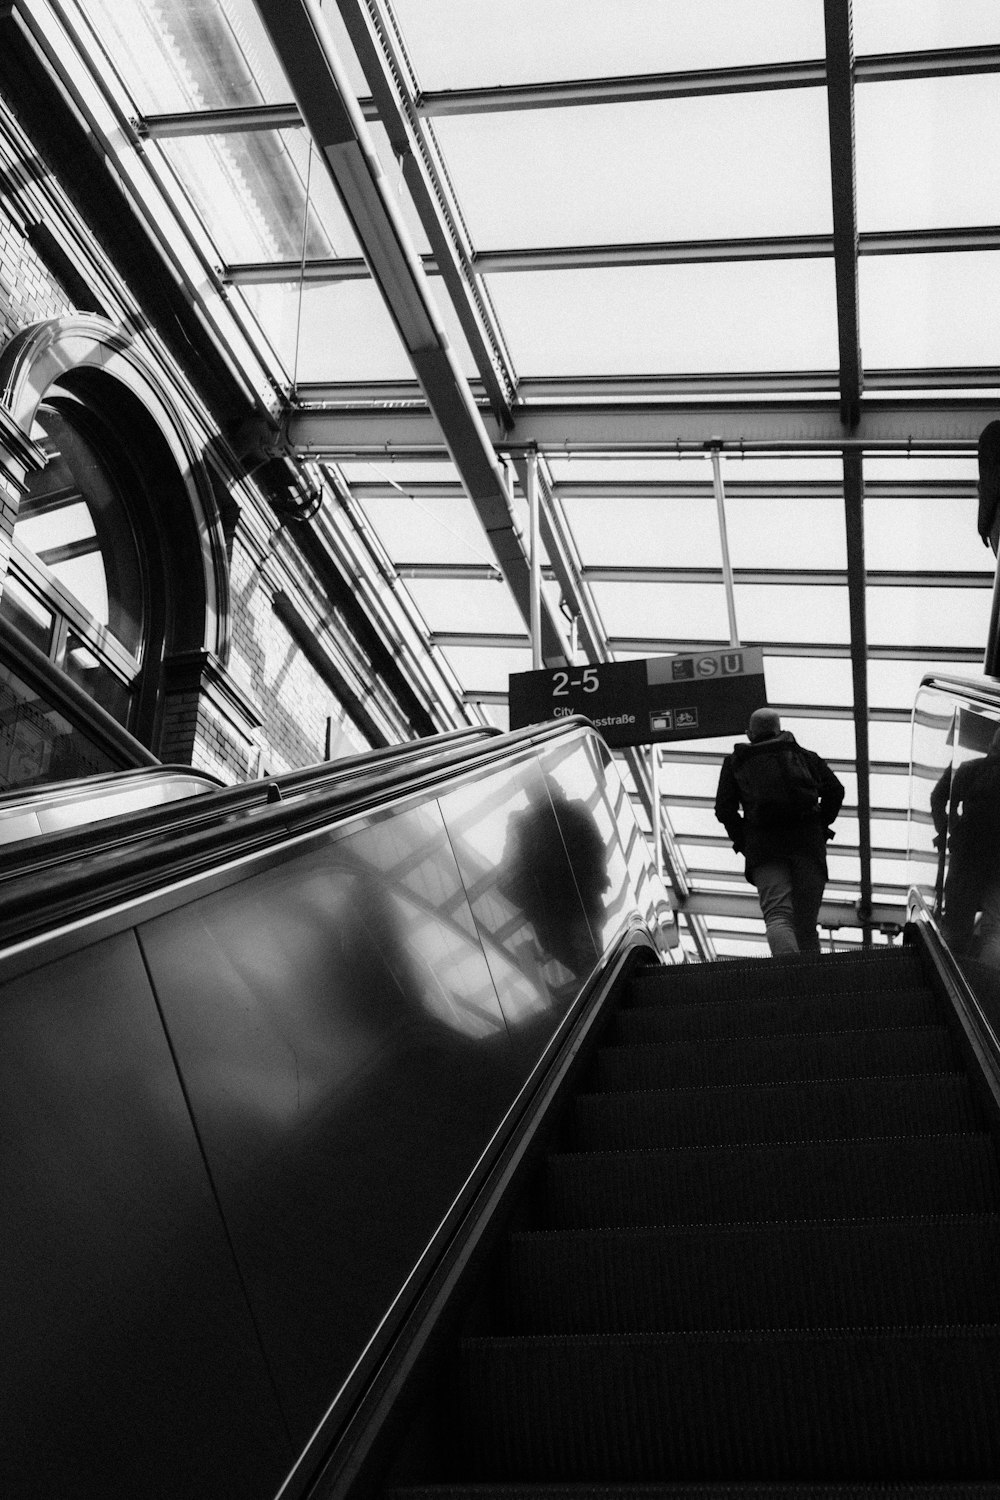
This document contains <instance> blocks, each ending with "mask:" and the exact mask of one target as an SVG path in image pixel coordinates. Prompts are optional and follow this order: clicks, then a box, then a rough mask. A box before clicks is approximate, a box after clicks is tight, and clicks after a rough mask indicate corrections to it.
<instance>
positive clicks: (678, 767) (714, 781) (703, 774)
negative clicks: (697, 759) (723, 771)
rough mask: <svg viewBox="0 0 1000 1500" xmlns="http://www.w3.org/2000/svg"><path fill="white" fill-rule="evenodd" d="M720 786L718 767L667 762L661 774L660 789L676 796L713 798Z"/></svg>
mask: <svg viewBox="0 0 1000 1500" xmlns="http://www.w3.org/2000/svg"><path fill="white" fill-rule="evenodd" d="M718 784H719V768H718V766H699V765H690V764H687V765H685V764H683V763H681V762H674V763H670V762H667V763H666V764H665V765H664V766H663V767H662V770H661V772H660V787H661V789H662V790H663V791H664V792H670V793H673V794H674V795H677V794H678V793H683V794H684V795H685V796H689V797H713V798H714V796H715V789H716V787H717V786H718Z"/></svg>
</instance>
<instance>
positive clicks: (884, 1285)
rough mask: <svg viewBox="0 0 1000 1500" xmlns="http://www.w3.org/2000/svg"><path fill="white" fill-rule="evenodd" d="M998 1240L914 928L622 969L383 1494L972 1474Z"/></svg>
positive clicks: (986, 1427)
mask: <svg viewBox="0 0 1000 1500" xmlns="http://www.w3.org/2000/svg"><path fill="white" fill-rule="evenodd" d="M998 1266H1000V1172H998V1165H997V1156H996V1148H995V1144H994V1139H993V1136H992V1135H991V1133H990V1129H989V1120H988V1117H987V1114H986V1111H985V1110H984V1108H983V1107H982V1105H981V1103H980V1101H979V1100H978V1099H977V1096H976V1092H975V1089H974V1087H973V1083H972V1078H971V1076H970V1070H969V1067H968V1065H967V1063H966V1061H965V1058H964V1056H963V1049H962V1044H961V1039H960V1037H959V1035H958V1034H957V1030H956V1028H955V1027H954V1026H953V1025H952V1024H950V1023H949V1015H948V1010H947V1007H946V1006H945V1004H944V1003H943V1002H942V1000H941V999H940V998H939V997H938V996H937V995H936V993H935V989H934V986H933V983H932V974H931V971H930V969H929V968H928V967H926V966H925V961H922V958H921V949H920V948H919V946H918V945H917V944H916V943H914V944H913V945H908V946H906V947H903V948H899V949H893V950H883V951H882V952H873V953H871V954H868V955H864V956H861V955H858V956H852V955H848V956H836V957H825V958H822V959H820V960H815V959H811V958H806V957H803V958H802V959H787V960H779V961H776V962H774V961H771V960H767V959H765V960H754V959H751V960H745V961H736V962H732V963H729V964H727V965H725V966H724V967H722V968H721V969H720V968H719V967H718V966H691V967H688V968H686V969H683V970H674V971H656V970H648V971H641V972H640V974H639V975H638V976H637V977H634V978H633V979H632V980H631V982H629V983H628V984H627V985H626V986H624V987H623V990H622V993H621V994H620V998H619V1002H618V1004H617V1006H616V1007H615V1009H614V1012H613V1014H612V1015H611V1016H610V1018H609V1019H608V1021H607V1023H606V1027H605V1030H604V1034H603V1037H602V1039H601V1046H600V1047H599V1048H598V1050H597V1051H596V1053H595V1055H594V1056H593V1058H592V1060H591V1062H590V1063H589V1064H588V1067H587V1070H586V1073H585V1075H584V1077H583V1078H582V1080H581V1081H580V1083H579V1085H578V1087H577V1088H576V1090H575V1091H574V1096H573V1098H572V1099H571V1100H570V1101H569V1103H568V1105H567V1106H566V1108H565V1111H564V1114H563V1119H562V1123H561V1125H560V1127H559V1129H558V1131H557V1133H556V1135H555V1137H554V1138H553V1140H552V1141H551V1143H550V1145H549V1147H548V1149H547V1151H546V1153H545V1156H544V1159H543V1160H542V1161H541V1162H540V1163H539V1165H538V1166H537V1168H536V1171H535V1176H534V1180H533V1181H532V1183H531V1185H530V1187H529V1189H528V1191H527V1194H526V1199H525V1204H524V1206H522V1209H521V1210H520V1212H519V1213H518V1215H517V1218H516V1220H515V1223H514V1225H513V1227H512V1228H511V1230H510V1232H509V1233H508V1234H507V1236H506V1237H505V1240H504V1242H503V1244H502V1246H501V1247H500V1249H499V1250H498V1252H497V1253H496V1255H495V1258H494V1264H493V1266H492V1270H491V1278H490V1285H489V1289H488V1291H486V1290H483V1291H481V1292H480V1294H479V1298H478V1301H477V1303H476V1304H475V1310H474V1315H473V1316H472V1318H471V1320H470V1329H469V1331H468V1332H467V1333H466V1334H465V1336H464V1337H463V1338H462V1339H461V1340H460V1341H459V1343H458V1346H457V1352H456V1353H455V1355H454V1357H453V1360H452V1361H451V1363H446V1364H444V1365H443V1366H442V1368H441V1369H439V1371H438V1374H437V1383H438V1388H439V1390H440V1392H441V1397H442V1402H441V1405H440V1406H439V1407H437V1408H433V1407H432V1409H430V1410H429V1411H428V1412H426V1413H424V1415H423V1417H422V1421H423V1423H425V1424H426V1429H427V1431H428V1433H432V1434H433V1435H434V1438H433V1442H432V1443H431V1444H430V1456H428V1454H427V1444H425V1446H424V1453H423V1456H422V1460H421V1466H417V1473H416V1474H415V1475H414V1474H411V1475H410V1476H406V1475H405V1473H404V1474H397V1475H396V1476H395V1478H394V1479H391V1480H390V1486H391V1487H392V1489H393V1494H394V1500H438V1497H455V1496H459V1495H466V1494H468V1495H476V1496H479V1497H483V1496H486V1495H497V1496H503V1497H509V1500H513V1497H521V1496H529V1495H532V1496H534V1495H537V1494H539V1492H540V1489H541V1487H544V1486H553V1485H561V1486H565V1485H572V1486H574V1488H573V1489H571V1490H569V1491H565V1490H559V1491H557V1493H559V1494H567V1493H568V1494H570V1495H578V1494H579V1495H592V1494H594V1493H595V1487H597V1486H599V1487H600V1493H601V1495H602V1496H605V1497H612V1496H615V1495H629V1496H631V1495H634V1494H635V1493H636V1490H635V1486H637V1485H651V1484H653V1485H658V1486H660V1485H668V1486H669V1490H668V1491H664V1493H669V1494H670V1495H684V1496H687V1495H694V1494H697V1495H699V1496H704V1497H709V1496H720V1497H721V1496H723V1495H725V1496H735V1495H742V1494H753V1495H762V1494H767V1495H771V1494H779V1493H780V1494H793V1493H794V1494H800V1493H803V1489H802V1486H804V1485H808V1486H812V1485H823V1486H834V1485H836V1486H837V1489H836V1491H835V1493H836V1494H837V1495H845V1494H850V1495H858V1496H861V1495H875V1494H880V1495H881V1494H885V1493H886V1490H885V1489H884V1486H885V1485H888V1484H904V1483H905V1491H902V1490H901V1491H898V1493H903V1492H905V1493H906V1494H907V1495H916V1494H921V1495H923V1494H934V1495H959V1494H961V1495H969V1494H972V1493H980V1491H979V1490H978V1489H972V1488H970V1485H975V1484H976V1482H981V1483H982V1485H983V1488H982V1491H981V1493H983V1494H986V1493H987V1492H988V1493H992V1494H995V1493H996V1485H995V1483H992V1484H991V1483H989V1481H996V1480H997V1478H998V1476H1000V1276H998ZM841 1486H848V1487H849V1488H841ZM924 1486H929V1487H928V1488H924ZM809 1492H810V1493H811V1492H812V1491H811V1490H810V1491H809ZM822 1493H823V1494H824V1495H825V1494H832V1493H834V1491H833V1490H831V1489H826V1488H824V1489H823V1491H822ZM892 1493H897V1491H895V1490H893V1491H892Z"/></svg>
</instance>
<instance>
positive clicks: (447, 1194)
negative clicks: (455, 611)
mask: <svg viewBox="0 0 1000 1500" xmlns="http://www.w3.org/2000/svg"><path fill="white" fill-rule="evenodd" d="M948 691H949V692H952V691H953V685H952V687H951V688H949V689H948ZM978 711H982V712H985V713H987V714H995V715H996V716H997V717H1000V706H993V707H990V706H989V705H986V706H985V707H984V705H983V704H982V703H980V704H979V710H978ZM956 713H957V710H952V711H951V717H949V716H948V715H947V714H944V713H942V712H938V711H937V710H935V711H934V712H933V713H932V712H930V711H929V710H928V711H927V712H926V713H925V715H924V721H923V722H924V729H927V726H928V725H930V726H931V727H932V729H933V732H934V734H935V735H937V736H938V738H939V739H941V738H944V739H947V738H948V735H949V734H950V735H951V738H950V740H949V741H948V743H949V744H954V746H956V747H957V746H959V744H960V742H962V741H963V736H964V741H965V742H968V743H969V744H970V745H971V744H972V743H973V742H975V743H979V741H980V740H981V739H982V738H983V736H982V733H981V732H980V731H978V730H977V731H976V732H975V733H973V731H972V730H970V729H969V727H968V725H967V724H966V722H965V720H962V724H963V726H964V727H963V728H962V730H961V733H959V732H958V730H956V729H955V724H956V723H957V722H958V720H957V719H956ZM949 726H951V727H950V728H949ZM952 731H954V732H952ZM921 732H923V730H922V731H921ZM927 732H928V733H929V732H930V730H928V731H927ZM915 743H916V742H915ZM925 748H926V747H924V748H922V749H920V755H921V757H922V759H921V761H920V764H919V765H918V764H917V760H916V759H915V766H914V778H913V787H914V793H913V797H912V799H911V801H912V808H911V821H912V827H913V832H914V842H913V846H912V852H913V855H914V866H913V868H914V871H915V874H916V875H917V877H919V878H918V879H917V883H916V885H915V887H914V891H913V893H912V898H911V908H910V921H909V922H908V924H907V928H906V933H905V939H906V940H905V942H904V943H903V944H902V945H900V946H897V947H894V948H880V949H867V950H859V951H857V952H856V953H849V954H837V955H830V956H824V957H822V958H813V957H802V958H795V959H782V960H770V959H745V960H742V959H741V960H731V961H728V962H725V963H716V964H701V965H694V964H679V963H677V962H675V960H676V959H677V958H678V957H679V954H678V950H677V948H676V946H674V945H675V944H676V931H675V927H674V922H673V917H672V914H671V913H670V911H669V909H668V907H667V905H666V903H665V893H664V892H663V889H662V886H661V885H660V883H659V881H658V879H657V877H656V874H655V871H654V870H653V869H652V866H651V860H650V855H649V851H648V847H647V845H646V841H645V839H644V838H643V836H642V834H641V832H640V831H639V829H638V827H637V825H636V823H635V818H634V814H633V811H632V808H631V805H630V803H629V799H628V797H627V796H626V795H625V793H624V791H623V788H622V786H621V783H620V781H619V780H618V778H617V774H616V773H615V772H614V770H613V769H612V768H611V766H610V759H609V756H608V754H607V752H606V750H605V749H604V748H603V746H602V744H601V741H600V740H599V738H598V737H597V736H596V735H595V734H594V733H593V732H592V731H591V730H590V729H589V728H588V727H587V726H586V725H585V724H584V723H580V722H577V723H566V724H562V725H559V726H550V727H544V728H539V729H535V730H531V731H521V732H519V733H517V734H514V735H509V736H499V737H491V738H487V739H482V738H472V739H470V740H468V741H464V740H459V741H451V740H449V741H448V742H446V743H439V744H436V743H434V742H425V743H424V744H423V745H422V746H421V747H419V748H417V747H413V748H412V751H411V752H403V751H400V752H397V753H395V755H394V756H390V757H389V758H388V759H387V760H385V761H384V762H380V760H379V758H378V757H375V758H374V759H371V760H368V761H366V762H365V763H364V764H361V765H358V766H354V767H348V768H346V770H345V773H344V775H343V777H342V778H341V777H338V776H337V775H336V773H335V771H334V769H333V768H325V769H317V771H316V772H314V773H308V774H306V773H299V774H298V776H297V777H295V778H279V779H277V780H276V781H275V782H274V783H273V784H269V785H268V786H262V787H258V788H254V789H247V788H244V789H228V790H221V791H219V792H209V793H207V794H205V795H200V796H197V797H195V798H192V799H190V805H188V806H185V803H184V802H177V803H174V804H172V805H171V806H170V807H167V808H163V809H159V810H155V811H144V812H139V813H136V814H132V815H130V816H128V817H126V818H123V819H120V820H118V821H117V822H116V823H115V822H110V821H108V822H105V823H102V824H98V825H95V826H94V827H92V828H90V829H76V830H70V831H65V832H62V833H59V834H50V835H46V836H43V837H41V838H39V839H38V840H37V841H35V842H34V844H32V845H30V846H29V845H28V844H26V845H25V847H24V853H23V863H22V864H21V865H20V866H19V867H18V872H17V876H16V878H14V877H12V876H9V875H8V878H7V879H0V945H2V947H0V999H2V1002H3V1003H2V1005H0V1117H2V1137H3V1139H4V1141H5V1146H4V1152H5V1159H4V1166H5V1172H4V1181H5V1196H4V1210H5V1232H4V1235H3V1236H2V1237H0V1254H2V1263H0V1271H2V1274H3V1285H4V1287H5V1288H6V1294H5V1302H4V1311H5V1338H4V1340H2V1341H0V1381H2V1383H3V1387H4V1390H5V1392H7V1393H9V1399H8V1403H7V1409H8V1413H9V1414H10V1415H9V1419H8V1420H6V1421H5V1422H4V1423H3V1424H0V1492H2V1493H4V1494H5V1495H6V1494H10V1495H11V1496H12V1497H14V1500H20V1497H27V1496H32V1497H34V1496H42V1495H44V1496H46V1500H48V1497H50V1496H52V1495H59V1496H60V1497H61V1500H63V1497H65V1500H76V1497H89V1496H90V1495H94V1494H101V1495H102V1496H110V1497H117V1496H122V1497H125V1496H128V1497H131V1496H136V1495H141V1496H143V1497H144V1500H145V1497H147V1496H148V1497H158V1500H159V1497H162V1500H188V1497H190V1496H199V1497H200V1496H202V1495H205V1496H209V1495H211V1496H213V1497H214V1496H217V1495H220V1496H221V1495H225V1496H232V1497H234V1500H465V1497H469V1500H474V1497H478V1500H492V1497H494V1496H495V1497H496V1500H528V1497H529V1496H530V1497H536V1496H546V1497H551V1500H556V1497H557V1496H558V1497H560V1500H593V1497H595V1496H596V1495H598V1494H600V1495H601V1496H602V1497H604V1500H626V1497H627V1500H637V1497H639V1496H646V1497H649V1500H655V1497H658V1496H663V1497H668V1496H675V1497H678V1500H689V1497H690V1500H693V1497H694V1496H696V1495H697V1496H701V1497H703V1500H716V1497H719V1500H721V1497H722V1496H727V1497H734V1496H740V1495H746V1496H753V1497H764V1496H771V1495H774V1496H778V1495H781V1496H791V1495H800V1494H805V1495H814V1496H816V1497H817V1500H818V1497H821V1496H822V1497H823V1500H826V1497H831V1500H832V1497H834V1496H836V1497H839V1500H844V1497H850V1496H858V1497H859V1500H860V1497H862V1496H869V1495H875V1494H879V1495H884V1496H889V1495H899V1496H904V1495H905V1496H908V1497H926V1500H930V1497H932V1496H933V1497H942V1500H944V1497H952V1500H959V1497H968V1500H971V1497H973V1496H976V1497H979V1496H986V1495H990V1494H996V1493H997V1491H998V1484H1000V1275H998V1272H997V1266H998V1265H1000V1258H998V1251H1000V1170H998V1162H997V1156H996V1144H995V1142H996V1139H997V1135H998V1131H1000V1126H998V1121H1000V1104H998V1101H1000V1043H998V1041H997V1031H998V1029H1000V990H998V998H997V999H996V1000H995V1001H994V1002H993V1005H994V1009H993V1010H992V1011H991V1010H990V1004H991V1002H990V999H989V993H988V992H989V985H988V984H986V983H985V982H984V983H978V981H977V980H976V963H977V961H978V960H975V959H972V960H970V961H969V962H968V963H963V962H959V961H958V960H957V959H956V957H955V956H954V955H952V954H950V953H949V951H948V949H947V947H946V945H945V944H944V943H943V942H942V940H941V936H940V931H939V920H938V919H939V915H940V914H939V912H938V911H937V910H936V909H935V906H934V900H935V896H934V892H935V889H942V888H943V884H942V880H941V878H940V877H939V872H938V850H937V848H936V846H931V844H930V838H929V834H930V833H931V832H933V827H932V824H931V821H930V815H929V814H928V813H927V812H926V809H925V807H924V803H926V801H927V796H926V792H927V789H928V788H929V787H930V786H932V785H936V784H937V782H938V780H939V778H940V774H941V773H940V764H939V762H940V759H941V756H940V754H938V752H937V750H936V751H935V753H934V754H925ZM956 753H957V752H956ZM935 756H936V757H937V758H935ZM921 778H922V780H921ZM921 798H923V801H921ZM925 835H926V837H925ZM921 837H924V839H925V843H926V844H927V845H928V847H927V848H923V847H922V846H919V839H920V838H921ZM918 846H919V847H918ZM921 872H923V875H921ZM921 881H922V886H921ZM979 967H980V968H981V967H982V965H981V964H980V966H979ZM980 978H981V976H980ZM977 983H978V988H977Z"/></svg>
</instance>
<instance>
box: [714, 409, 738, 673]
mask: <svg viewBox="0 0 1000 1500" xmlns="http://www.w3.org/2000/svg"><path fill="white" fill-rule="evenodd" d="M721 450H722V439H721V438H712V440H711V444H710V448H709V456H710V457H711V460H712V483H713V485H714V487H715V508H716V510H717V512H718V515H719V542H720V544H721V547H722V576H723V579H724V581H725V585H726V608H727V610H728V611H729V644H730V645H731V646H738V645H739V643H740V633H739V630H738V629H737V625H736V595H735V592H734V590H733V565H732V563H731V562H730V560H729V535H728V533H727V531H726V492H725V490H724V489H723V485H722V455H721Z"/></svg>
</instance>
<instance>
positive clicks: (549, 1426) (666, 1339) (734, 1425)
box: [457, 1326, 1000, 1484]
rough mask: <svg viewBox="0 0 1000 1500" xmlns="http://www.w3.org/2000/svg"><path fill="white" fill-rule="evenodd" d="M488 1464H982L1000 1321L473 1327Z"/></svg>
mask: <svg viewBox="0 0 1000 1500" xmlns="http://www.w3.org/2000/svg"><path fill="white" fill-rule="evenodd" d="M458 1384H459V1396H458V1399H459V1401H460V1411H459V1414H458V1415H459V1421H458V1424H457V1425H458V1428H459V1430H460V1432H461V1434H462V1442H463V1444H464V1453H463V1455H462V1459H461V1460H460V1463H461V1467H460V1468H459V1470H458V1472H460V1473H461V1472H465V1473H466V1474H469V1475H474V1476H475V1477H476V1478H477V1479H479V1480H485V1481H489V1480H493V1481H496V1480H519V1481H528V1482H531V1483H532V1484H537V1483H539V1482H541V1483H545V1482H551V1481H555V1480H561V1481H564V1482H570V1483H572V1482H574V1481H579V1480H589V1481H591V1482H593V1481H603V1482H606V1483H607V1482H610V1483H615V1482H621V1481H632V1482H642V1481H657V1480H659V1481H663V1480H665V1479H668V1478H670V1479H678V1480H688V1481H692V1480H699V1479H704V1480H714V1481H716V1482H718V1481H723V1480H738V1479H743V1480H754V1479H760V1480H764V1479H770V1480H774V1479H780V1480H785V1481H794V1480H802V1481H813V1482H816V1481H821V1480H833V1479H846V1480H855V1481H857V1480H865V1481H868V1482H873V1481H878V1480H892V1479H898V1478H899V1476H900V1475H905V1476H907V1478H909V1479H910V1480H920V1481H932V1480H954V1479H956V1478H960V1477H965V1478H967V1479H970V1480H986V1479H988V1478H989V1477H990V1476H991V1475H996V1474H997V1473H998V1472H1000V1329H997V1328H996V1327H989V1326H986V1327H971V1328H966V1327H954V1328H941V1329H937V1328H928V1329H920V1330H899V1331H892V1332H888V1333H887V1332H884V1331H883V1332H881V1333H878V1334H871V1333H866V1332H854V1333H837V1332H819V1333H814V1334H810V1333H796V1332H787V1333H785V1332H782V1333H779V1334H734V1335H723V1334H676V1335H669V1336H662V1335H647V1336H641V1335H633V1336H629V1337H619V1338H610V1337H580V1338H562V1337H552V1338H530V1339H471V1340H468V1341H467V1342H466V1343H465V1344H464V1345H463V1348H462V1353H461V1359H460V1372H459V1383H458Z"/></svg>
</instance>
